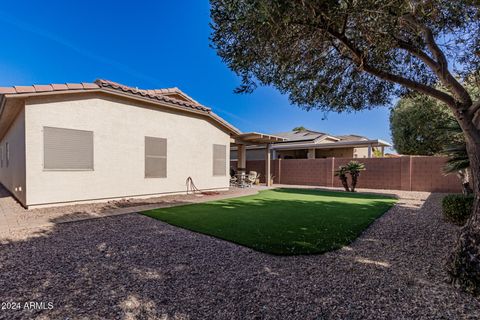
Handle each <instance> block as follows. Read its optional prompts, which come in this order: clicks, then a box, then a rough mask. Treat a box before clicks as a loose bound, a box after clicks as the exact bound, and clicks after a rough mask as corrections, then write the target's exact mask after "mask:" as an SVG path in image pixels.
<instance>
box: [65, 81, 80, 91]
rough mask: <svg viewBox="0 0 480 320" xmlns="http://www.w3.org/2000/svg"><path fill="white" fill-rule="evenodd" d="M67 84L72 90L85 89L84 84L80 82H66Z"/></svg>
mask: <svg viewBox="0 0 480 320" xmlns="http://www.w3.org/2000/svg"><path fill="white" fill-rule="evenodd" d="M66 85H67V87H68V89H70V90H78V89H83V85H82V84H80V83H66Z"/></svg>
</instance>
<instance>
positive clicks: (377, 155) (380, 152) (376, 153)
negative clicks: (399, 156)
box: [373, 149, 383, 158]
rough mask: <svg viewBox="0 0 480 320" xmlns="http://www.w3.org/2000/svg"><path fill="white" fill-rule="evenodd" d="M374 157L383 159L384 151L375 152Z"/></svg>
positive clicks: (376, 150)
mask: <svg viewBox="0 0 480 320" xmlns="http://www.w3.org/2000/svg"><path fill="white" fill-rule="evenodd" d="M373 157H374V158H381V157H383V154H382V151H381V150H378V149H375V150H373Z"/></svg>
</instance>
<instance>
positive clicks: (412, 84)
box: [325, 27, 455, 107]
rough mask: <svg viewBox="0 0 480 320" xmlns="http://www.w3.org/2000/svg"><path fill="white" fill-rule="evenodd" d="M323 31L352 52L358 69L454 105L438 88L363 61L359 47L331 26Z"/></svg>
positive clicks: (450, 98) (363, 56)
mask: <svg viewBox="0 0 480 320" xmlns="http://www.w3.org/2000/svg"><path fill="white" fill-rule="evenodd" d="M325 31H326V32H328V33H329V34H330V35H331V36H332V37H334V38H336V39H337V40H338V41H340V42H341V43H342V44H343V45H344V46H345V47H346V48H347V49H348V50H349V51H350V52H351V53H352V55H353V58H354V59H353V61H354V62H355V63H356V65H357V67H358V68H359V69H360V70H363V71H365V72H368V73H370V74H372V75H374V76H377V77H379V78H381V79H383V80H387V81H390V82H393V83H397V84H400V85H402V86H405V87H407V88H409V89H411V90H415V91H419V92H421V93H423V94H426V95H429V96H431V97H434V98H436V99H438V100H441V101H443V102H444V103H446V104H447V105H449V106H451V107H455V99H454V98H453V97H452V96H450V95H449V94H447V93H445V92H442V91H440V90H437V89H435V88H433V87H430V86H427V85H424V84H423V83H420V82H417V81H414V80H411V79H407V78H404V77H402V76H399V75H396V74H393V73H389V72H386V71H383V70H380V69H377V68H375V67H373V66H371V65H369V64H368V63H367V62H366V61H365V55H364V54H363V52H362V51H361V50H360V49H358V48H356V47H355V46H354V45H353V44H352V43H351V41H350V40H349V39H348V38H347V37H346V36H345V35H342V34H340V33H338V32H337V31H335V30H334V29H331V28H328V27H327V28H326V29H325Z"/></svg>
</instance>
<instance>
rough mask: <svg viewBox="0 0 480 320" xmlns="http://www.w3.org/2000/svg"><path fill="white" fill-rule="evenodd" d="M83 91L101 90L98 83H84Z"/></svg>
mask: <svg viewBox="0 0 480 320" xmlns="http://www.w3.org/2000/svg"><path fill="white" fill-rule="evenodd" d="M82 86H83V89H98V88H100V87H99V86H98V84H96V83H87V82H82Z"/></svg>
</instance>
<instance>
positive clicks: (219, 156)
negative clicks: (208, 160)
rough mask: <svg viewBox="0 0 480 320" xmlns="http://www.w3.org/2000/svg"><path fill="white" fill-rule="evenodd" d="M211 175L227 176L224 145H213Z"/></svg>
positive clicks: (225, 147) (225, 148)
mask: <svg viewBox="0 0 480 320" xmlns="http://www.w3.org/2000/svg"><path fill="white" fill-rule="evenodd" d="M213 175H214V176H226V175H227V146H225V145H222V144H214V145H213Z"/></svg>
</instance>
